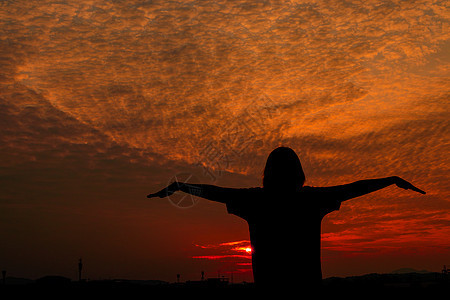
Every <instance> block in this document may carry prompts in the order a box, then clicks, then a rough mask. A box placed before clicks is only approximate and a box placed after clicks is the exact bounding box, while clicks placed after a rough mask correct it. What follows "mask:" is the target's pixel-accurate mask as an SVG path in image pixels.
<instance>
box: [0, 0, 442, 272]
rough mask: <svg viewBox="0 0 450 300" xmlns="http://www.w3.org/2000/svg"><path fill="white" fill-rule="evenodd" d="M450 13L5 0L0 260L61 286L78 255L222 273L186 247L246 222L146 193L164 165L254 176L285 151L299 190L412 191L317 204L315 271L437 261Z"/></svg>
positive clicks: (429, 6) (133, 266) (249, 179)
mask: <svg viewBox="0 0 450 300" xmlns="http://www.w3.org/2000/svg"><path fill="white" fill-rule="evenodd" d="M449 17H450V12H449V7H448V3H447V2H446V1H410V0H408V1H406V0H405V1H375V0H369V1H259V2H256V1H255V2H254V1H240V0H237V1H212V0H204V1H134V0H128V1H113V2H112V1H85V0H76V1H47V0H42V1H25V0H23V1H2V2H1V3H0V31H1V36H0V37H1V38H0V105H1V107H0V129H1V130H0V141H1V143H0V157H1V160H0V178H1V187H0V236H1V237H2V240H3V241H2V246H1V247H0V268H3V269H6V270H7V271H8V272H9V273H8V274H10V275H11V276H16V277H20V276H22V277H32V278H33V277H40V276H44V275H47V274H48V273H56V274H62V275H66V276H69V277H74V278H75V277H76V264H77V262H78V258H79V257H83V259H84V260H85V265H86V266H85V268H86V273H87V274H88V275H86V276H90V277H91V278H110V277H111V278H116V277H121V278H143V279H163V280H169V281H174V280H175V274H177V273H182V274H183V278H182V279H197V277H199V274H200V271H201V269H204V270H205V271H206V272H209V273H210V274H214V275H216V272H217V271H219V270H222V271H224V272H230V271H236V272H238V271H239V270H241V269H242V268H241V267H242V265H239V264H241V263H242V264H244V265H245V262H242V261H241V260H239V262H237V260H236V261H233V259H231V260H230V259H227V260H221V259H219V258H218V259H212V260H211V259H207V258H203V259H202V258H200V257H207V256H209V257H210V256H213V255H216V254H217V255H219V256H220V255H222V254H224V253H225V254H229V255H239V253H240V252H239V251H237V250H236V251H237V252H236V251H235V250H233V249H234V248H232V247H230V244H229V243H234V242H236V241H246V240H248V232H247V228H246V224H245V223H244V222H243V221H242V220H240V219H238V218H237V217H234V216H231V215H228V214H227V212H226V210H225V208H224V207H223V206H222V205H221V204H216V203H209V202H208V201H206V200H199V201H198V203H197V204H196V205H195V206H193V207H191V208H188V209H179V208H177V207H175V206H173V205H171V203H170V201H168V200H167V199H157V200H156V199H152V200H147V199H146V198H145V196H146V195H147V194H148V193H150V192H153V191H155V190H158V189H160V188H162V187H163V186H164V185H165V184H167V182H168V181H169V180H170V179H171V178H172V177H173V176H175V175H176V174H180V173H184V174H194V177H192V178H195V179H196V180H198V181H199V182H203V183H211V184H217V185H222V186H234V187H246V186H260V185H261V172H262V169H263V167H264V164H265V160H266V158H267V156H268V154H269V153H270V151H271V150H272V149H274V148H275V147H277V146H280V145H284V146H288V147H291V148H293V149H294V150H295V151H296V152H297V154H298V155H299V157H300V160H301V162H302V164H303V167H304V170H305V173H306V177H307V182H306V184H307V185H315V186H327V185H337V184H343V183H347V182H352V181H356V180H359V179H367V178H376V177H385V176H391V175H398V176H400V177H403V178H405V179H406V180H408V181H411V182H412V183H413V184H415V185H416V186H418V187H419V188H421V189H423V190H425V191H426V192H427V195H425V196H422V195H420V194H414V193H412V192H410V191H404V190H399V189H396V188H394V187H389V188H387V189H385V190H382V191H378V192H376V193H373V194H371V195H367V196H364V197H361V198H357V199H353V200H350V201H348V202H345V203H344V204H343V205H342V207H341V209H340V211H338V212H334V213H332V214H330V215H329V216H328V217H327V218H326V219H325V220H324V222H323V236H322V238H323V251H322V257H323V262H322V264H323V273H324V276H325V277H327V276H347V275H357V274H364V273H370V272H389V271H392V270H394V269H398V268H401V267H412V268H416V269H428V270H430V271H440V268H442V265H444V264H447V265H448V264H450V240H449V239H448V236H450V217H449V212H450V203H449V182H448V174H449V167H448V166H449V158H448V157H450V155H449V136H450V135H449V120H450V113H449V106H450V105H449V103H450V102H449V98H450V97H449V96H450V80H449V78H450V40H449V37H450V26H449ZM301 214H302V212H299V215H301ZM198 245H210V246H208V247H206V246H204V247H199V246H198ZM211 245H212V246H211ZM214 245H215V246H214ZM220 245H222V246H223V245H225V246H226V247H225V248H223V247H221V246H220ZM243 247H244V246H243ZM280 247H286V249H287V251H288V249H289V245H288V244H287V245H280ZM241 250H242V249H241ZM233 251H234V252H233ZM235 252H236V253H235ZM241 252H242V251H241ZM244 255H245V253H244ZM222 256H223V255H222ZM231 258H232V257H231ZM247 270H248V265H247ZM211 276H212V275H211ZM243 276H244V275H243ZM242 278H244V277H242ZM246 280H248V278H246Z"/></svg>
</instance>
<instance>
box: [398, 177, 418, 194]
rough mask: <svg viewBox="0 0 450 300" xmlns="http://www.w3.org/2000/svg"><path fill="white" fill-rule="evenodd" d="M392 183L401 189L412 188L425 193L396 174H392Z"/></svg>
mask: <svg viewBox="0 0 450 300" xmlns="http://www.w3.org/2000/svg"><path fill="white" fill-rule="evenodd" d="M394 183H395V184H396V185H397V186H398V187H399V188H402V189H405V190H413V191H415V192H418V193H421V194H426V193H425V192H424V191H422V190H421V189H418V188H416V187H415V186H413V185H412V184H411V183H409V182H408V181H406V180H404V179H402V178H400V177H398V176H394Z"/></svg>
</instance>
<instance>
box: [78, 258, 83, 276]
mask: <svg viewBox="0 0 450 300" xmlns="http://www.w3.org/2000/svg"><path fill="white" fill-rule="evenodd" d="M82 269H83V262H82V261H81V258H80V260H79V261H78V281H81V270H82Z"/></svg>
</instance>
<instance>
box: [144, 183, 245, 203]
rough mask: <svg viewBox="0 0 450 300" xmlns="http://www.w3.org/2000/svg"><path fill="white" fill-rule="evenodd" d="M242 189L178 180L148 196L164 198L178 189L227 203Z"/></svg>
mask: <svg viewBox="0 0 450 300" xmlns="http://www.w3.org/2000/svg"><path fill="white" fill-rule="evenodd" d="M241 190H242V189H239V188H225V187H220V186H215V185H211V184H191V183H183V182H177V181H176V182H174V183H172V184H170V185H169V186H168V187H166V188H164V189H162V190H161V191H159V192H157V193H154V194H150V195H148V196H147V198H152V197H160V198H164V197H167V196H170V195H172V194H173V193H174V192H176V191H182V192H185V193H188V194H191V195H194V196H198V197H202V198H205V199H208V200H211V201H216V202H220V203H226V201H227V200H229V199H233V198H236V197H238V196H239V195H240V194H241V193H240V192H241Z"/></svg>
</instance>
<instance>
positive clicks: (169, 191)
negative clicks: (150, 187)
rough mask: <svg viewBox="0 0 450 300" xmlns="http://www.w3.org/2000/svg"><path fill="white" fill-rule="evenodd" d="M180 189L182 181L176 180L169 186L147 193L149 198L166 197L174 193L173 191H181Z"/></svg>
mask: <svg viewBox="0 0 450 300" xmlns="http://www.w3.org/2000/svg"><path fill="white" fill-rule="evenodd" d="M179 190H180V183H179V182H177V181H175V182H173V183H171V184H170V185H169V186H168V187H166V188H164V189H162V190H160V191H159V192H157V193H154V194H149V195H147V198H153V197H159V198H164V197H167V196H170V195H172V194H173V193H175V192H176V191H179Z"/></svg>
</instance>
